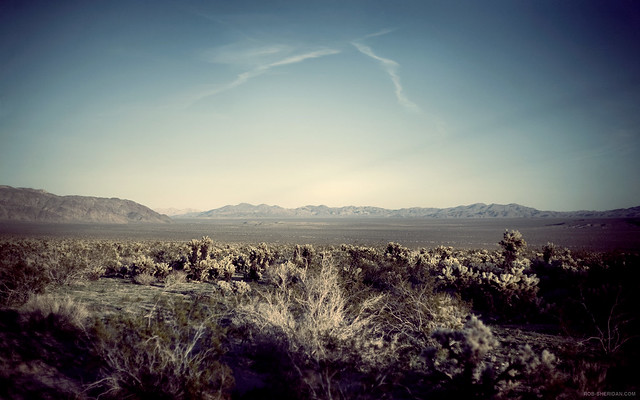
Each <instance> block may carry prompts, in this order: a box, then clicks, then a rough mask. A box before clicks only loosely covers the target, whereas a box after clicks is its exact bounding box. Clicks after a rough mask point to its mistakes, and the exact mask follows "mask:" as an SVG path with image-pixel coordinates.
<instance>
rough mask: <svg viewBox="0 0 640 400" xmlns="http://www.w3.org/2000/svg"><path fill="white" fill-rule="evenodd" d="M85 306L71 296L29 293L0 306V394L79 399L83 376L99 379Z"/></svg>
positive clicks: (7, 397) (36, 397) (12, 396)
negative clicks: (22, 300) (12, 303)
mask: <svg viewBox="0 0 640 400" xmlns="http://www.w3.org/2000/svg"><path fill="white" fill-rule="evenodd" d="M88 317H89V314H88V312H87V309H86V308H85V307H84V306H83V305H82V304H79V303H77V302H74V301H72V300H70V299H69V298H61V297H54V296H51V295H33V296H31V297H30V298H29V300H28V301H27V302H26V303H25V304H24V305H23V306H21V307H19V308H17V309H1V310H0V398H3V399H42V398H48V399H83V398H86V396H85V395H84V387H83V385H82V382H83V381H87V380H88V381H93V380H95V379H97V372H98V369H99V366H100V365H101V360H100V359H99V358H97V357H94V356H93V354H92V353H91V351H90V343H91V341H90V338H89V337H88V336H87V334H86V331H85V326H86V324H87V321H88Z"/></svg>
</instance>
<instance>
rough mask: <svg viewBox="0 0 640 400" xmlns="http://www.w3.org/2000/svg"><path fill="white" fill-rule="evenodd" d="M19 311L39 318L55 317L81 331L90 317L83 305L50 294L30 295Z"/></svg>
mask: <svg viewBox="0 0 640 400" xmlns="http://www.w3.org/2000/svg"><path fill="white" fill-rule="evenodd" d="M20 310H21V311H22V312H24V313H26V314H30V315H38V317H39V318H48V317H49V316H55V317H56V318H57V319H59V320H61V321H65V322H66V323H68V324H70V325H71V326H74V327H76V328H79V329H82V330H84V329H85V326H86V323H87V320H88V319H89V316H90V314H89V310H87V308H86V307H85V306H84V305H83V304H81V303H78V302H76V301H73V300H72V299H71V298H70V297H64V298H60V297H56V296H53V295H51V294H36V295H32V296H31V297H30V298H29V300H28V301H27V302H26V303H25V304H24V305H23V306H22V307H20Z"/></svg>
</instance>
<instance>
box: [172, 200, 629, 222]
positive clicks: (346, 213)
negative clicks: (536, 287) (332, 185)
mask: <svg viewBox="0 0 640 400" xmlns="http://www.w3.org/2000/svg"><path fill="white" fill-rule="evenodd" d="M173 217H174V218H208V219H216V218H355V217H377V218H554V217H555V218H638V217H640V207H633V208H625V209H616V210H608V211H540V210H537V209H535V208H531V207H526V206H522V205H520V204H484V203H475V204H471V205H465V206H457V207H449V208H421V207H413V208H401V209H397V210H390V209H386V208H379V207H356V206H347V207H327V206H324V205H320V206H304V207H298V208H283V207H280V206H269V205H266V204H260V205H252V204H247V203H241V204H238V205H228V206H224V207H220V208H216V209H213V210H209V211H203V212H191V213H187V214H183V215H175V216H173Z"/></svg>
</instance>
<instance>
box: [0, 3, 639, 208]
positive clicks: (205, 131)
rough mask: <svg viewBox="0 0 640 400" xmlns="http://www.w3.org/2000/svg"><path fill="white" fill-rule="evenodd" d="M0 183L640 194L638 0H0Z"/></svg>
mask: <svg viewBox="0 0 640 400" xmlns="http://www.w3.org/2000/svg"><path fill="white" fill-rule="evenodd" d="M0 184H3V185H9V186H14V187H31V188H37V189H44V190H47V191H49V192H51V193H54V194H58V195H71V194H73V195H87V196H99V197H118V198H124V199H130V200H133V201H136V202H139V203H142V204H144V205H146V206H149V207H151V208H167V207H176V208H195V209H200V210H208V209H212V208H217V207H221V206H224V205H227V204H238V203H241V202H246V203H252V204H261V203H265V204H270V205H280V206H283V207H300V206H304V205H320V204H324V205H328V206H334V207H337V206H346V205H356V206H365V205H367V206H377V207H385V208H392V209H397V208H404V207H453V206H458V205H466V204H472V203H477V202H483V203H487V204H489V203H498V204H508V203H519V204H523V205H526V206H530V207H535V208H538V209H541V210H557V211H570V210H584V209H588V210H608V209H614V208H626V207H634V206H638V205H640V4H638V2H637V1H633V0H629V1H622V0H611V1H610V0H607V1H589V0H583V1H577V0H575V1H574V0H567V1H555V0H553V1H551V0H543V1H525V0H516V1H511V0H510V1H499V2H498V1H481V2H480V1H449V0H445V1H430V0H419V1H410V0H407V1H404V0H398V1H391V0H384V1H383V0H367V1H363V0H353V1H318V0H316V1H300V0H286V1H266V0H254V1H242V0H240V1H218V0H214V1H195V0H186V1H168V0H158V1H136V0H131V1H119V0H108V1H101V0H96V1H66V0H62V1H55V2H52V1H28V2H25V1H13V0H11V1H3V2H1V3H0Z"/></svg>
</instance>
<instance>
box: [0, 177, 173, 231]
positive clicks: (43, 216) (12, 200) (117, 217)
mask: <svg viewBox="0 0 640 400" xmlns="http://www.w3.org/2000/svg"><path fill="white" fill-rule="evenodd" d="M0 221H21V222H55V223H60V222H73V223H76V222H90V223H108V224H126V223H169V222H171V219H170V218H169V217H167V216H166V215H162V214H159V213H157V212H155V211H153V210H151V209H150V208H148V207H145V206H143V205H142V204H138V203H136V202H133V201H131V200H121V199H116V198H111V199H107V198H102V197H87V196H57V195H55V194H51V193H48V192H46V191H44V190H36V189H26V188H13V187H11V186H0Z"/></svg>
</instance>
